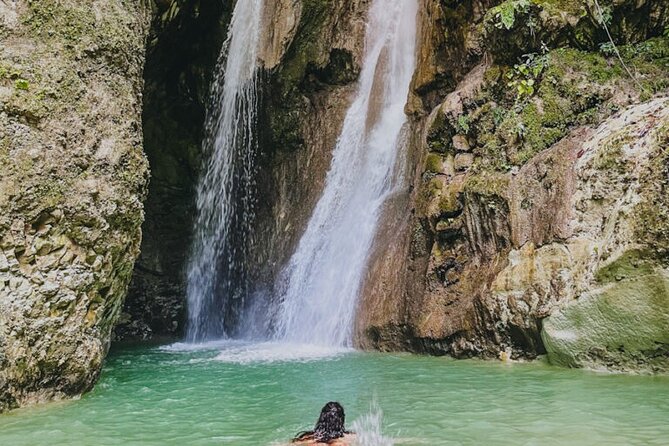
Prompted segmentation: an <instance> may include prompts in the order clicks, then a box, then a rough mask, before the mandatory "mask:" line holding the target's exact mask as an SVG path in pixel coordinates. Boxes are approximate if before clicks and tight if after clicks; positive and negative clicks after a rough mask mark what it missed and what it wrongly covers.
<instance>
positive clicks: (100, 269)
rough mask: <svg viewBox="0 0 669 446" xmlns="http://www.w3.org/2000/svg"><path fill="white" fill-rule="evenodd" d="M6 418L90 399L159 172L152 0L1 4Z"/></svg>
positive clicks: (0, 360) (1, 348) (0, 239)
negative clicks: (151, 97)
mask: <svg viewBox="0 0 669 446" xmlns="http://www.w3.org/2000/svg"><path fill="white" fill-rule="evenodd" d="M0 12H1V14H0V41H1V43H0V411H2V410H5V409H10V408H13V407H17V406H21V405H25V404H28V403H31V402H35V401H42V400H47V399H52V398H59V397H64V396H72V395H77V394H80V393H82V392H84V391H86V390H88V389H89V388H90V387H91V386H92V385H93V383H94V381H95V379H96V377H97V375H98V373H99V372H100V367H101V363H102V360H103V358H104V355H105V353H106V351H107V348H108V345H109V340H110V337H111V331H112V328H113V325H114V323H115V322H116V319H117V318H118V315H119V314H120V310H121V305H122V302H123V298H124V296H125V292H126V289H127V285H128V281H129V280H130V275H131V272H132V268H133V264H134V261H135V258H136V256H137V254H138V252H139V241H140V238H141V231H140V224H141V222H142V219H143V205H142V202H143V200H144V198H145V196H146V185H147V180H148V166H147V162H146V158H145V156H144V153H143V151H142V126H141V119H140V116H141V107H142V104H141V91H142V77H141V73H142V67H143V60H144V39H145V35H146V31H147V26H146V25H147V23H146V18H148V11H146V10H145V7H144V4H143V3H142V2H140V1H137V2H125V1H113V0H111V1H106V2H77V1H62V0H61V1H50V0H44V1H39V2H27V1H16V2H3V3H2V5H1V6H0Z"/></svg>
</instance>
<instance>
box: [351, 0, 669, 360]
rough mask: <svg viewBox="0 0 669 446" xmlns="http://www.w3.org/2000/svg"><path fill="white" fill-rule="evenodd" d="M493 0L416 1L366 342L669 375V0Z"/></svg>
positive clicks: (363, 317)
mask: <svg viewBox="0 0 669 446" xmlns="http://www.w3.org/2000/svg"><path fill="white" fill-rule="evenodd" d="M495 3H496V2H486V1H482V2H479V1H474V2H458V3H455V2H443V1H442V2H439V1H427V0H426V1H425V2H424V8H423V12H422V14H421V21H422V30H423V31H422V37H421V44H420V48H422V50H421V52H420V54H419V63H420V66H419V68H418V70H417V73H416V76H415V78H414V92H415V96H414V97H413V98H412V101H411V102H410V108H409V109H410V111H412V112H413V113H414V115H415V116H416V118H415V122H414V133H415V135H416V136H415V137H416V141H415V142H414V144H413V146H414V147H413V153H414V157H415V159H416V162H415V175H414V179H413V182H412V184H411V185H410V186H409V189H408V190H407V191H406V192H405V194H404V196H403V197H398V198H397V199H396V200H394V201H393V202H391V203H390V204H389V206H388V210H387V213H386V219H385V221H384V223H383V225H384V226H386V227H385V228H384V229H382V231H381V234H388V233H391V234H393V238H392V239H385V238H384V237H383V235H381V236H380V237H379V240H378V241H377V248H376V252H375V254H374V256H373V259H372V264H371V271H370V274H369V277H368V280H367V284H366V286H365V292H364V293H363V300H362V303H361V310H360V312H359V318H358V333H359V337H358V338H359V343H360V345H361V346H364V347H374V348H380V349H408V350H412V351H419V352H426V353H433V354H451V355H454V356H457V357H463V356H465V357H466V356H485V357H497V356H498V355H500V354H501V355H502V356H503V357H506V356H511V357H514V358H518V357H535V356H537V355H539V354H543V353H548V357H549V358H550V360H551V361H552V362H555V363H559V364H564V365H569V366H588V367H593V368H600V367H603V368H608V369H615V370H637V371H639V370H641V371H651V372H653V371H667V370H668V369H669V350H668V349H667V345H668V344H667V341H668V339H669V338H668V336H669V317H667V316H668V314H669V313H668V310H669V295H668V294H667V287H666V285H667V282H666V277H667V256H666V252H667V251H666V248H667V245H666V238H665V236H666V231H667V229H666V227H665V226H664V225H663V224H662V223H660V222H661V221H662V220H663V219H664V217H662V216H663V215H666V214H667V212H668V211H669V208H667V202H666V200H665V199H664V195H665V193H666V189H665V188H666V185H667V181H669V177H668V172H669V171H668V170H667V169H668V165H667V162H666V161H667V160H666V137H667V109H666V107H667V100H666V95H667V93H668V91H667V87H669V69H668V68H669V46H668V45H669V39H668V37H669V36H667V31H666V30H667V24H668V23H669V8H668V7H667V5H666V3H664V2H659V1H641V2H627V1H616V2H599V3H596V2H566V1H524V0H508V1H506V2H503V3H499V4H495ZM609 33H610V35H611V38H612V39H613V40H611V39H610V38H609ZM449 62H450V63H449ZM405 206H409V208H410V212H407V210H406V209H405ZM398 217H399V218H398ZM397 234H400V236H399V237H398V236H397ZM632 332H635V334H633V333H632Z"/></svg>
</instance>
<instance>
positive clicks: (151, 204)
mask: <svg viewBox="0 0 669 446" xmlns="http://www.w3.org/2000/svg"><path fill="white" fill-rule="evenodd" d="M232 6H233V5H232V2H222V1H218V0H198V1H194V2H192V1H177V0H172V1H165V2H158V3H157V6H156V8H155V10H154V11H153V13H154V15H153V20H152V23H151V30H150V34H149V37H148V40H147V42H148V43H147V49H146V68H145V70H144V80H145V88H144V96H143V112H142V122H143V128H144V150H145V152H146V155H147V158H148V160H149V165H150V169H151V181H150V184H149V193H148V197H147V200H146V203H145V210H146V212H145V213H146V218H145V221H144V224H143V227H142V229H143V233H144V237H143V240H142V246H141V253H140V256H139V258H138V260H137V263H136V265H135V270H134V272H133V276H132V281H131V283H130V288H129V290H128V296H127V299H126V302H125V305H124V308H123V313H122V315H121V318H120V321H119V324H118V326H117V328H116V329H115V337H116V339H118V340H131V339H132V340H143V339H150V338H153V337H167V338H175V337H178V336H181V333H182V332H183V329H184V323H185V317H186V305H185V265H186V262H187V259H188V252H189V251H188V250H189V247H190V236H191V231H192V227H193V220H194V214H195V205H194V200H195V196H194V195H195V186H196V182H197V178H198V174H199V169H200V165H201V146H202V137H203V134H202V127H203V125H204V119H205V112H206V107H207V106H208V103H209V100H210V98H209V85H210V81H211V77H212V74H213V69H214V66H215V65H216V60H217V58H218V55H219V51H220V48H221V45H222V42H223V40H224V39H225V37H226V30H227V26H228V22H229V20H230V14H231V8H232Z"/></svg>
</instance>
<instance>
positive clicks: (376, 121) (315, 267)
mask: <svg viewBox="0 0 669 446" xmlns="http://www.w3.org/2000/svg"><path fill="white" fill-rule="evenodd" d="M416 14H417V3H416V1H414V0H411V1H407V0H394V1H388V0H377V1H375V2H374V3H373V4H372V7H371V10H370V12H369V18H368V25H367V35H366V38H365V55H364V60H363V66H362V72H361V74H360V80H359V82H358V91H357V94H356V97H355V100H354V101H353V104H352V105H351V107H350V108H349V110H348V112H347V114H346V118H345V120H344V126H343V129H342V132H341V134H340V136H339V139H338V141H337V145H336V147H335V150H334V153H333V157H332V164H331V166H330V171H329V172H328V174H327V178H326V183H325V190H324V191H323V195H322V196H321V198H320V200H319V201H318V204H317V205H316V209H315V210H314V212H313V215H312V216H311V219H310V220H309V224H308V225H307V229H306V231H305V233H304V235H303V236H302V239H301V240H300V243H299V245H298V247H297V250H296V251H295V253H294V254H293V256H292V258H291V259H290V262H289V264H288V266H287V267H286V269H285V271H284V274H283V276H282V277H281V278H280V280H282V281H283V282H281V283H279V289H280V295H281V309H280V314H279V320H278V324H277V325H278V330H277V333H276V335H275V336H276V338H277V339H279V340H283V341H290V342H296V343H314V344H320V345H330V346H349V345H350V344H351V331H352V330H351V327H352V323H353V319H354V316H355V308H356V303H357V298H358V293H359V290H360V285H361V282H362V280H363V277H364V274H365V269H366V266H367V259H368V256H369V251H370V249H371V246H372V241H373V239H374V235H375V233H376V228H377V222H378V219H379V214H380V211H381V209H382V206H383V203H384V200H385V198H386V197H387V195H388V193H389V192H390V191H391V190H392V188H393V183H394V182H393V173H394V170H395V169H394V167H395V164H396V163H397V160H398V154H399V151H400V150H401V149H402V144H401V142H402V140H401V138H400V134H401V130H402V127H403V125H404V124H405V122H406V115H405V113H404V105H405V104H406V100H407V95H408V93H409V84H410V83H411V77H412V76H413V72H414V67H415V59H416V55H415V52H416V51H415V50H416Z"/></svg>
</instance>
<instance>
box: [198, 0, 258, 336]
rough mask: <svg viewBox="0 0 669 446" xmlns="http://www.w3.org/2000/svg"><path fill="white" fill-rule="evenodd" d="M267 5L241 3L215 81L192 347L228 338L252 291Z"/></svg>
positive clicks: (251, 0) (201, 188) (250, 0)
mask: <svg viewBox="0 0 669 446" xmlns="http://www.w3.org/2000/svg"><path fill="white" fill-rule="evenodd" d="M263 1H264V0H240V1H237V3H236V5H235V9H234V11H233V15H232V19H231V22H230V25H229V29H228V37H227V40H226V41H225V43H224V45H223V48H222V50H221V55H220V57H219V62H218V65H217V68H216V74H215V78H214V80H213V82H212V89H211V93H210V97H211V98H212V100H213V102H212V104H210V107H209V109H208V111H207V118H206V124H205V139H204V142H203V153H204V157H205V160H204V165H203V170H202V174H201V178H200V181H199V183H198V187H197V217H196V223H195V230H194V234H193V242H192V247H191V253H190V259H189V263H188V270H187V290H186V293H187V302H188V325H187V335H186V339H187V340H188V341H190V342H196V341H198V342H199V341H203V340H206V339H213V338H220V337H225V336H226V328H227V321H226V318H230V317H234V308H235V307H236V306H240V304H237V303H236V301H239V300H241V299H242V298H243V296H244V295H245V293H246V288H247V287H248V284H247V281H246V272H245V268H244V255H245V253H246V250H247V248H248V245H249V242H250V223H251V222H252V220H253V205H254V193H253V190H254V174H255V168H254V157H255V153H256V145H257V141H256V136H255V127H256V121H257V102H258V79H257V60H258V46H259V41H260V33H261V29H260V28H261V22H262V8H263Z"/></svg>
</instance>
